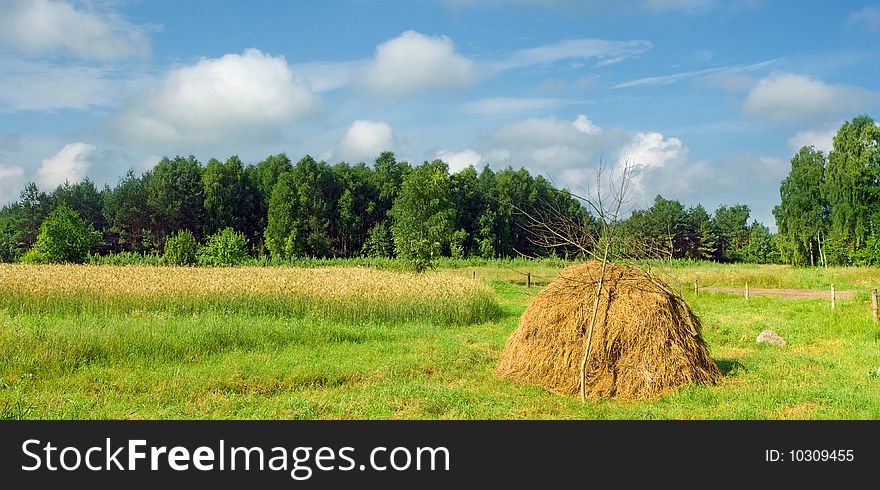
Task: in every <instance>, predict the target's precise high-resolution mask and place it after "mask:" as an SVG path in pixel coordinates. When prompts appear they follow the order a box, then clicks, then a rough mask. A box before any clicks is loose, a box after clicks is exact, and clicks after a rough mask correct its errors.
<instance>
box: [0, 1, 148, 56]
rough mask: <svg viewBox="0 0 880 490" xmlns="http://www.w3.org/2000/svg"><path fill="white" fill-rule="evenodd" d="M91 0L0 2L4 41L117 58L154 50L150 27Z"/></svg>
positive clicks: (36, 50)
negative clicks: (80, 1)
mask: <svg viewBox="0 0 880 490" xmlns="http://www.w3.org/2000/svg"><path fill="white" fill-rule="evenodd" d="M91 5H92V4H91V3H84V4H74V3H73V2H68V1H61V0H5V1H3V2H2V3H0V6H2V10H3V15H2V16H0V46H6V47H10V48H13V49H15V50H18V51H21V52H24V53H27V54H40V53H49V54H55V53H63V54H72V55H74V56H77V57H81V58H87V59H100V60H114V59H120V58H126V57H130V56H142V55H145V54H147V53H148V52H149V50H150V42H149V38H148V37H147V34H146V31H147V29H146V28H144V27H142V26H136V25H133V24H131V23H129V22H128V21H126V20H125V19H124V18H122V17H121V16H120V15H118V14H116V13H115V12H113V11H109V10H100V9H97V8H94V7H92V6H91Z"/></svg>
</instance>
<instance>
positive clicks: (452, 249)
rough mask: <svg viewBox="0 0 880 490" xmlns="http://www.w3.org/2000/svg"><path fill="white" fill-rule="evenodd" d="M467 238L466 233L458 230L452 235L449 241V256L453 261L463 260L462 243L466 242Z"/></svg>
mask: <svg viewBox="0 0 880 490" xmlns="http://www.w3.org/2000/svg"><path fill="white" fill-rule="evenodd" d="M467 236H468V235H467V232H466V231H464V230H458V231H456V232H455V233H453V234H452V237H451V238H450V239H449V255H450V256H451V257H452V258H453V259H463V258H464V242H465V241H466V240H467Z"/></svg>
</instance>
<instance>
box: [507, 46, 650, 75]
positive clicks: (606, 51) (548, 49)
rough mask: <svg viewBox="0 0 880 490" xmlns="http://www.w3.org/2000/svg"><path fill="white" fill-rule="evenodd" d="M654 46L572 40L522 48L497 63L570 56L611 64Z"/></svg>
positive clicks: (526, 63) (518, 65) (519, 63)
mask: <svg viewBox="0 0 880 490" xmlns="http://www.w3.org/2000/svg"><path fill="white" fill-rule="evenodd" d="M653 47H654V45H653V44H651V43H650V42H648V41H608V40H605V39H569V40H566V41H562V42H559V43H556V44H547V45H544V46H538V47H537V48H527V49H521V50H519V51H517V52H515V53H514V54H513V55H512V56H510V57H509V58H508V59H506V60H503V61H501V62H499V63H498V64H497V67H498V68H499V69H511V68H521V67H525V66H531V65H539V64H545V63H554V62H557V61H561V60H567V59H577V60H585V59H597V60H598V63H597V64H598V65H599V66H603V65H609V64H612V63H617V62H620V61H623V60H625V59H627V58H632V57H635V56H638V55H640V54H642V53H644V52H646V51H648V50H650V49H651V48H653Z"/></svg>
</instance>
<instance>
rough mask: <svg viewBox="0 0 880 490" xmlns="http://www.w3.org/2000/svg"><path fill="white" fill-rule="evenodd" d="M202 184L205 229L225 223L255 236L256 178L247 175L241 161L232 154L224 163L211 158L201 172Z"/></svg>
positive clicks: (256, 209) (224, 226)
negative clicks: (203, 189) (203, 190)
mask: <svg viewBox="0 0 880 490" xmlns="http://www.w3.org/2000/svg"><path fill="white" fill-rule="evenodd" d="M202 183H203V185H204V188H205V199H204V207H205V218H204V220H205V221H204V224H205V233H206V234H211V233H215V232H217V231H218V230H222V229H223V228H226V227H232V228H235V229H237V230H245V231H246V235H248V236H250V237H251V238H256V229H257V224H258V223H259V217H258V214H257V213H258V211H259V202H258V197H259V196H258V192H257V185H258V184H257V182H256V181H254V180H252V179H251V178H249V174H248V173H246V172H245V167H244V164H242V163H241V160H240V159H239V158H238V157H237V156H235V155H233V156H231V157H229V158H228V159H227V160H226V162H225V163H220V161H218V160H216V159H211V161H209V162H208V165H207V166H206V167H205V171H204V172H203V174H202Z"/></svg>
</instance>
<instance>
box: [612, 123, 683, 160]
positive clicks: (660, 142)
mask: <svg viewBox="0 0 880 490" xmlns="http://www.w3.org/2000/svg"><path fill="white" fill-rule="evenodd" d="M688 153H689V150H688V149H687V147H686V146H684V143H682V142H681V140H680V139H678V138H666V137H664V136H663V134H661V133H656V132H651V133H636V135H635V136H634V137H633V141H632V143H630V144H629V145H627V146H625V147H624V148H623V149H622V150H620V157H619V159H618V161H619V162H621V163H625V162H630V163H632V164H634V165H636V166H639V167H649V168H650V167H664V166H667V165H669V164H675V163H680V162H682V161H685V160H687V157H688Z"/></svg>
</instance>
